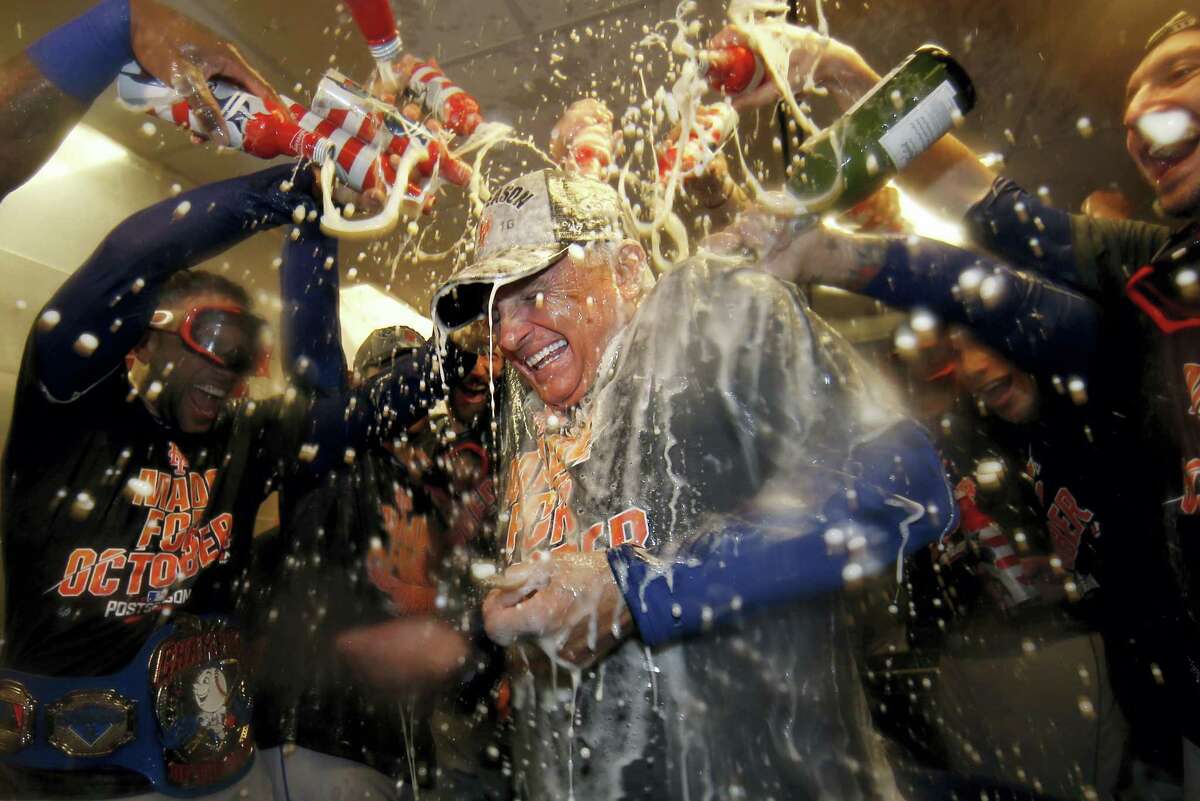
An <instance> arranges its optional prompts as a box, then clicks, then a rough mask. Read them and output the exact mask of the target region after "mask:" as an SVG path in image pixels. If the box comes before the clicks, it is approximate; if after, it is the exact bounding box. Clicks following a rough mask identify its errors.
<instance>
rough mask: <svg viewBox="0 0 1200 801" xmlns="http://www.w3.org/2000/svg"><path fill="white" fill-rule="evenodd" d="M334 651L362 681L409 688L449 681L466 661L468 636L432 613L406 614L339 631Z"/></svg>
mask: <svg viewBox="0 0 1200 801" xmlns="http://www.w3.org/2000/svg"><path fill="white" fill-rule="evenodd" d="M336 648H337V652H338V654H339V655H340V656H341V657H342V658H343V659H344V660H345V661H346V663H347V664H348V665H349V666H350V668H351V669H352V670H353V671H354V672H355V674H357V675H358V676H359V677H361V678H362V679H363V680H364V681H366V682H368V683H370V684H372V685H373V686H375V687H378V688H380V689H382V690H390V691H394V692H398V693H399V692H410V691H411V690H413V689H414V688H416V689H419V688H422V687H429V686H433V685H436V684H440V683H442V682H444V681H446V680H448V679H449V678H450V677H451V676H453V675H454V673H455V672H456V671H458V670H459V668H461V667H462V666H463V665H464V664H466V659H467V654H468V650H469V649H468V646H467V641H466V638H465V637H463V635H462V634H460V633H459V632H458V631H456V630H454V629H453V628H452V627H451V626H450V625H449V624H447V623H445V622H443V621H441V620H438V619H436V618H431V617H404V618H397V619H396V620H391V621H388V622H387V623H380V624H378V625H374V626H361V627H359V628H354V629H349V630H348V631H344V632H342V633H341V634H339V635H338V638H337V644H336Z"/></svg>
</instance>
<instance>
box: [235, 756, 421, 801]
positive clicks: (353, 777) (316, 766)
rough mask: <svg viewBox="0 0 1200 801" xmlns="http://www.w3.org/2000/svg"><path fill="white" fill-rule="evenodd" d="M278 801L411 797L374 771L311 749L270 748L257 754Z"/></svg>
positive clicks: (396, 799) (382, 800)
mask: <svg viewBox="0 0 1200 801" xmlns="http://www.w3.org/2000/svg"><path fill="white" fill-rule="evenodd" d="M258 758H259V760H260V761H261V762H262V764H263V765H264V767H265V770H266V771H267V773H268V774H269V776H270V785H271V787H272V788H273V790H274V794H273V795H272V796H268V797H273V798H274V799H275V801H401V800H402V799H404V800H405V801H407V799H411V798H412V794H411V793H412V790H411V788H410V787H408V786H405V787H404V790H403V792H402V791H401V790H399V789H398V788H397V787H396V782H395V781H394V780H393V779H391V778H390V777H388V776H385V775H384V774H382V773H380V772H379V771H377V770H375V769H374V768H369V767H367V766H366V765H363V764H361V763H359V762H354V761H352V760H349V759H343V758H341V757H336V756H330V755H329V754H322V753H321V752H320V751H312V750H309V749H308V748H295V749H292V748H288V749H287V753H286V754H284V749H282V748H268V749H266V750H265V751H262V752H261V753H260V754H259V755H258Z"/></svg>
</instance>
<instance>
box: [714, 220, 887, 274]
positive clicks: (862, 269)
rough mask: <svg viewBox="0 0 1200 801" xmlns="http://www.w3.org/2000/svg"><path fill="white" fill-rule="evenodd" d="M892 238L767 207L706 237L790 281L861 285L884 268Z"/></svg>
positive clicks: (717, 248)
mask: <svg viewBox="0 0 1200 801" xmlns="http://www.w3.org/2000/svg"><path fill="white" fill-rule="evenodd" d="M887 245H888V240H886V239H883V238H881V237H877V236H870V235H864V234H847V233H844V232H842V231H838V230H835V229H832V228H829V227H827V226H825V225H823V224H822V223H821V221H820V220H819V219H818V218H817V217H806V216H801V217H794V218H787V217H782V216H779V215H776V214H772V213H771V212H769V211H766V210H764V209H761V208H753V209H750V210H748V211H745V212H742V213H741V214H739V215H738V217H737V219H736V220H734V222H733V224H732V225H731V226H729V227H728V228H726V229H725V230H724V231H721V232H720V233H717V234H713V235H712V236H710V237H709V238H708V239H706V240H705V241H704V247H705V249H707V250H709V251H711V252H713V253H716V254H718V255H742V256H746V257H749V258H752V259H754V260H755V261H756V262H757V264H758V266H759V267H761V268H762V269H763V270H765V271H766V272H769V273H771V274H772V275H775V276H777V277H779V278H782V279H783V280H785V281H791V282H793V283H798V284H807V283H818V284H824V285H826V286H835V287H841V288H843V289H849V290H856V289H861V288H862V287H864V286H866V285H867V284H868V283H870V281H871V279H872V278H874V277H875V275H876V274H877V273H878V272H879V269H880V267H882V266H883V260H884V258H885V256H886V255H887Z"/></svg>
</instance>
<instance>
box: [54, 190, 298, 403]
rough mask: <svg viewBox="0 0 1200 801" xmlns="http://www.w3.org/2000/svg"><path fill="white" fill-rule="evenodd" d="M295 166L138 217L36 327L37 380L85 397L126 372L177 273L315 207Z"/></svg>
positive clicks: (117, 232)
mask: <svg viewBox="0 0 1200 801" xmlns="http://www.w3.org/2000/svg"><path fill="white" fill-rule="evenodd" d="M293 172H294V170H293V168H292V167H291V166H281V167H273V168H271V169H269V170H264V171H262V172H259V173H255V174H253V175H247V176H242V177H238V178H233V179H230V180H228V181H221V182H219V183H215V184H209V185H207V186H202V187H199V188H197V189H193V190H190V191H188V192H185V193H183V194H181V195H179V196H178V197H174V198H170V199H168V200H164V201H160V202H159V203H156V204H154V205H153V206H150V207H149V208H147V209H144V210H142V211H140V212H138V213H137V214H134V215H133V216H132V217H130V218H129V219H127V220H125V221H124V222H123V223H121V224H120V225H118V226H117V227H116V228H115V229H113V231H112V233H110V234H109V235H108V236H107V237H105V239H104V241H103V242H101V243H100V246H99V247H98V248H97V249H96V251H95V252H94V253H93V254H92V255H91V257H89V258H88V260H87V261H86V262H85V263H84V265H83V266H82V267H80V268H79V269H78V270H77V271H76V272H75V273H74V274H73V275H72V276H71V277H70V278H68V279H67V281H66V282H65V283H64V284H63V285H62V286H61V287H60V288H59V290H58V291H57V292H55V293H54V296H53V297H52V298H51V299H50V301H49V302H48V303H47V304H46V306H45V308H44V309H43V311H42V313H41V315H40V317H39V319H38V322H37V323H36V324H35V327H34V332H33V337H34V349H35V350H34V352H35V355H36V359H37V376H38V379H39V380H40V381H41V383H42V385H43V387H44V388H45V389H46V391H47V392H48V393H49V394H50V396H51V397H52V398H54V399H55V400H58V401H62V402H66V401H70V400H73V399H74V398H76V397H78V395H79V394H81V393H83V392H84V391H86V390H87V389H88V388H89V387H91V386H92V385H93V384H95V383H96V382H97V381H99V380H100V379H101V378H103V377H104V376H106V375H108V374H109V373H110V372H112V371H113V370H115V369H118V368H119V367H120V366H121V365H122V363H123V361H124V359H125V355H126V354H127V353H128V352H129V351H130V350H131V349H132V348H133V347H134V346H135V345H136V344H137V343H138V342H139V341H140V340H141V338H142V336H143V334H144V333H145V332H146V329H147V327H148V326H149V323H150V318H151V315H152V314H153V312H154V309H155V305H156V303H157V300H158V291H159V289H160V288H161V287H162V285H163V284H164V283H165V282H166V280H167V279H168V278H170V277H171V276H172V275H173V274H174V273H176V272H178V271H180V270H185V269H187V268H189V267H192V266H195V265H196V264H199V263H200V262H202V261H204V260H205V259H208V258H211V257H212V256H215V255H216V254H218V253H220V252H222V251H224V250H226V249H228V248H230V247H232V246H233V245H235V244H237V243H238V242H240V241H242V240H243V239H246V238H248V237H249V236H251V235H253V234H254V233H256V232H259V231H264V230H268V229H270V228H273V227H275V226H277V225H280V224H282V223H284V222H286V221H288V220H290V219H291V218H292V213H293V210H294V209H295V208H296V206H298V205H303V206H305V207H306V208H308V207H312V206H313V201H312V197H311V196H310V195H308V194H307V192H305V191H304V189H305V188H306V187H308V186H309V185H310V183H311V179H310V178H309V177H308V176H307V174H306V173H303V172H302V173H300V174H299V175H297V176H296V180H295V181H294V184H295V185H294V187H293V188H292V189H290V190H289V191H284V190H283V188H282V185H284V182H285V181H290V180H291V179H292V177H293Z"/></svg>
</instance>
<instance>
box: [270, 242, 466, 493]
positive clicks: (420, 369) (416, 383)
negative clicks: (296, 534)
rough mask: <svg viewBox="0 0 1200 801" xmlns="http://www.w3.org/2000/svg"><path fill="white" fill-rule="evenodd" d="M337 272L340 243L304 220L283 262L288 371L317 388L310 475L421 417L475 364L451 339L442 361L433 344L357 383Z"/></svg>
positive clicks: (310, 423)
mask: <svg viewBox="0 0 1200 801" xmlns="http://www.w3.org/2000/svg"><path fill="white" fill-rule="evenodd" d="M328 259H332V261H327V260H328ZM327 264H328V266H326V265H327ZM338 272H339V271H338V265H337V242H336V240H333V239H330V238H328V237H326V236H325V235H324V234H322V233H321V231H320V228H319V226H318V225H317V224H316V223H306V224H303V225H301V226H300V229H299V235H298V236H297V238H296V239H292V238H291V237H290V236H289V237H287V238H285V240H284V246H283V259H282V265H281V266H280V294H281V296H282V301H283V319H282V328H283V359H284V368H285V370H286V371H287V372H288V374H289V375H290V376H291V377H292V378H293V379H294V380H295V381H296V382H297V384H298V386H299V387H300V388H302V389H304V390H306V391H307V392H309V393H310V394H311V407H310V415H309V420H308V432H307V435H306V440H307V442H308V443H309V444H314V445H316V446H317V450H316V455H315V456H314V457H313V459H312V461H311V462H310V463H309V465H308V467H307V468H306V469H305V470H304V471H302V472H303V473H304V474H305V475H310V476H319V475H321V474H322V473H323V472H324V471H326V470H328V469H331V468H333V467H336V466H337V464H339V463H340V462H341V460H342V459H343V457H344V455H345V453H346V449H347V448H355V449H358V448H362V447H364V446H370V445H372V444H374V443H378V442H380V441H382V440H384V439H386V438H388V437H391V436H395V435H398V434H399V433H401V432H402V431H403V430H404V429H406V428H408V426H410V425H412V424H413V423H415V422H416V421H418V420H420V419H421V418H422V417H424V416H425V415H427V414H428V413H429V409H430V408H431V407H432V406H433V405H434V404H435V403H436V402H437V401H438V399H439V398H441V397H443V396H444V394H445V391H446V389H447V388H448V387H450V386H453V385H455V384H457V383H458V382H459V381H461V380H462V377H463V376H464V375H466V373H467V372H469V371H470V369H471V367H472V366H473V365H474V363H475V356H474V355H473V354H469V353H467V352H465V351H463V350H461V349H459V348H457V347H455V346H454V345H453V344H452V343H447V348H446V351H445V353H444V354H443V355H442V357H441V359H440V363H439V358H438V354H437V350H436V347H435V345H434V343H432V342H430V343H428V344H426V345H425V346H424V347H422V348H420V349H419V350H417V351H415V352H414V353H413V354H411V355H409V356H406V357H402V358H399V359H397V360H396V361H395V362H394V363H393V364H392V366H391V368H390V369H388V370H387V371H384V372H383V373H381V374H380V375H378V376H375V377H374V378H373V379H372V380H370V381H368V382H365V383H364V384H363V385H361V386H359V387H354V388H351V387H350V386H349V382H348V378H347V370H346V357H345V353H344V352H343V350H342V338H341V323H340V320H339V316H338V299H339V296H338V289H339V282H340V279H339V274H338ZM443 377H444V381H443Z"/></svg>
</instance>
